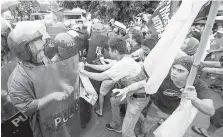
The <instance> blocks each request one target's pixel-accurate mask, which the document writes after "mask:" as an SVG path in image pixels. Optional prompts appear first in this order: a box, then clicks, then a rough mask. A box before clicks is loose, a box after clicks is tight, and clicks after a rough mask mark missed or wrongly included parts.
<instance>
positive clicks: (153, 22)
mask: <svg viewBox="0 0 223 137" xmlns="http://www.w3.org/2000/svg"><path fill="white" fill-rule="evenodd" d="M174 2H175V1H172V0H162V1H160V3H159V5H158V6H157V8H156V10H155V11H154V13H153V15H152V17H151V19H150V21H149V22H148V24H147V27H148V28H149V30H151V31H152V35H153V37H155V38H158V39H160V38H161V35H162V33H163V31H164V30H165V27H166V26H167V24H168V22H169V20H170V19H171V17H172V15H173V9H172V8H171V5H172V3H174ZM176 2H178V1H176ZM174 10H175V9H174Z"/></svg>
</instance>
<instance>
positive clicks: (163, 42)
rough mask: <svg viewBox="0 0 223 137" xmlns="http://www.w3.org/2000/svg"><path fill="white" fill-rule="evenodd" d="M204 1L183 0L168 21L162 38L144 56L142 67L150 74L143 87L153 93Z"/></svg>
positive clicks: (160, 82)
mask: <svg viewBox="0 0 223 137" xmlns="http://www.w3.org/2000/svg"><path fill="white" fill-rule="evenodd" d="M204 3H205V1H200V0H194V1H192V0H183V2H182V4H181V6H180V8H179V9H178V11H177V12H176V14H175V15H174V16H173V17H172V19H171V20H170V21H169V24H168V25H167V26H166V29H165V31H164V32H163V34H162V38H161V39H160V40H159V41H158V43H157V44H156V46H155V47H154V48H153V50H152V51H151V52H150V54H149V55H148V56H147V57H146V58H145V61H144V68H145V71H146V72H147V74H148V75H149V76H150V78H149V80H148V82H147V83H146V86H145V89H146V92H147V93H148V94H154V93H156V92H157V90H158V89H159V87H160V85H161V84H162V82H163V80H164V79H165V77H166V76H167V74H168V72H169V70H170V68H171V66H172V64H173V61H174V59H175V57H176V56H177V53H178V52H179V51H180V47H181V45H182V44H183V41H184V39H185V37H186V36H187V34H188V32H189V29H190V27H191V25H192V23H193V21H194V19H195V17H196V16H197V14H198V12H199V10H200V8H201V7H202V5H203V4H204Z"/></svg>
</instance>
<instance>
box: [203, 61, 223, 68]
mask: <svg viewBox="0 0 223 137" xmlns="http://www.w3.org/2000/svg"><path fill="white" fill-rule="evenodd" d="M201 65H202V66H204V67H215V68H221V67H222V65H221V63H220V62H217V61H202V62H201Z"/></svg>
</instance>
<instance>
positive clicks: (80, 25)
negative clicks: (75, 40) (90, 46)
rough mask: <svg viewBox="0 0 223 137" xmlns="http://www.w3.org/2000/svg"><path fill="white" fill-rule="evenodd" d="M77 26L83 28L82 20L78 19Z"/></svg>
mask: <svg viewBox="0 0 223 137" xmlns="http://www.w3.org/2000/svg"><path fill="white" fill-rule="evenodd" d="M78 26H79V27H80V29H81V30H82V29H83V26H84V23H83V21H82V20H79V21H78Z"/></svg>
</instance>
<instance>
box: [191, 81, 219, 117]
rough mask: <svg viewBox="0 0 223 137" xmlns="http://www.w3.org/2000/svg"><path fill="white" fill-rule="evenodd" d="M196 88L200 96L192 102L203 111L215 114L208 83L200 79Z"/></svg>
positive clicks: (211, 114) (210, 114)
mask: <svg viewBox="0 0 223 137" xmlns="http://www.w3.org/2000/svg"><path fill="white" fill-rule="evenodd" d="M195 88H196V91H197V97H198V98H197V99H196V100H195V101H192V104H193V105H194V107H196V108H197V109H198V110H199V111H201V112H202V113H204V114H207V115H209V116H213V115H214V113H215V108H214V104H213V101H212V99H211V97H210V92H209V88H208V87H207V85H206V83H205V82H204V81H202V80H199V81H198V82H197V83H196V85H195Z"/></svg>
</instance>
